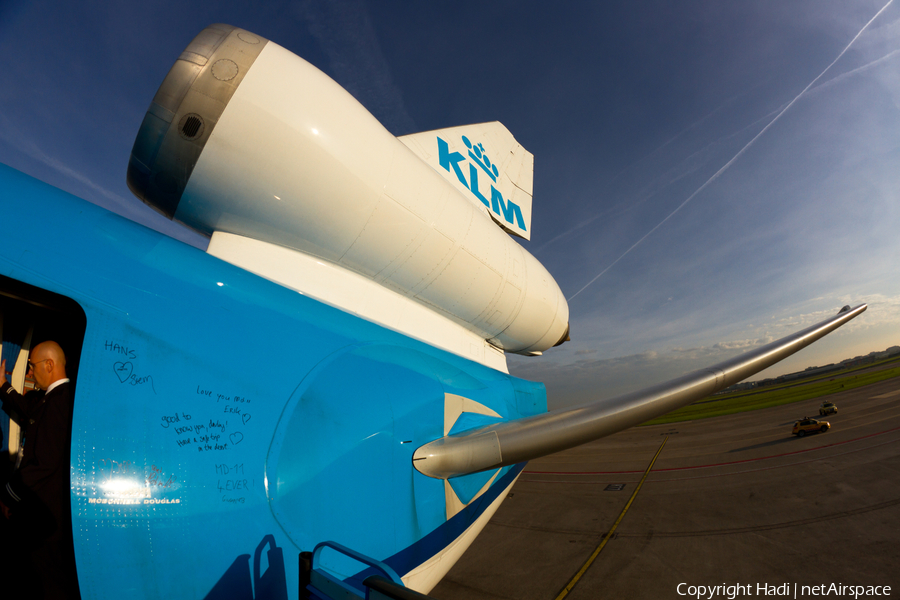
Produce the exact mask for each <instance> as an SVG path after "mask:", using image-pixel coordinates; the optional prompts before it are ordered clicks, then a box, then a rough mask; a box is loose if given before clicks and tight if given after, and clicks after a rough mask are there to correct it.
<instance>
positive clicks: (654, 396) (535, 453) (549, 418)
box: [413, 304, 866, 479]
mask: <svg viewBox="0 0 900 600" xmlns="http://www.w3.org/2000/svg"><path fill="white" fill-rule="evenodd" d="M865 310H866V305H865V304H861V305H859V306H857V307H856V308H853V309H851V308H850V307H849V306H847V307H844V308H843V309H842V310H841V311H840V312H839V313H838V314H837V315H836V316H834V317H831V318H830V319H827V320H825V321H822V322H821V323H819V324H817V325H813V326H812V327H809V328H807V329H804V330H802V331H799V332H797V333H794V334H793V335H789V336H787V337H785V338H782V339H780V340H778V341H776V342H772V343H771V344H767V345H765V346H762V347H761V348H757V349H756V350H751V351H750V352H746V353H744V354H742V355H740V356H737V357H735V358H732V359H729V360H726V361H724V362H721V363H718V364H716V365H713V366H711V367H708V368H706V369H700V370H699V371H694V372H693V373H689V374H687V375H683V376H681V377H678V378H676V379H673V380H671V381H667V382H665V383H661V384H658V385H654V386H652V387H649V388H646V389H644V390H640V391H637V392H632V393H629V394H625V395H622V396H618V397H616V398H613V399H611V400H607V401H603V402H596V403H592V404H585V405H582V406H579V407H576V408H572V409H568V410H560V411H553V412H548V413H544V414H541V415H535V416H533V417H528V418H525V419H519V420H516V421H507V422H504V423H498V424H495V425H488V426H486V427H481V428H478V429H475V430H470V431H468V432H465V433H463V434H460V435H450V436H445V437H443V438H440V439H438V440H435V441H433V442H430V443H428V444H425V445H423V446H421V447H420V448H419V449H417V450H416V452H415V454H414V456H413V464H414V465H415V466H416V468H417V469H418V470H419V471H420V472H421V473H423V474H425V475H428V476H429V477H435V478H439V479H447V478H449V477H456V476H459V475H465V474H467V473H475V472H478V471H484V470H487V469H494V468H497V467H503V466H506V465H512V464H516V463H520V462H523V461H526V460H531V459H533V458H538V457H540V456H545V455H547V454H552V453H553V452H559V451H560V450H565V449H567V448H573V447H575V446H578V445H581V444H584V443H586V442H590V441H591V440H595V439H598V438H601V437H604V436H607V435H610V434H612V433H615V432H617V431H621V430H623V429H627V428H628V427H632V426H634V425H639V424H640V423H644V422H646V421H649V420H650V419H653V418H654V417H658V416H660V415H663V414H666V413H668V412H671V411H673V410H675V409H676V408H680V407H682V406H685V405H687V404H690V403H691V402H694V401H695V400H699V399H701V398H704V397H706V396H709V395H710V394H713V393H715V392H718V391H719V390H723V389H725V388H727V387H728V386H731V385H734V384H735V383H738V382H739V381H742V380H744V379H746V378H747V377H750V376H751V375H753V374H755V373H758V372H760V371H762V370H763V369H766V368H768V367H770V366H772V365H774V364H775V363H777V362H778V361H780V360H783V359H785V358H787V357H788V356H790V355H791V354H794V353H795V352H797V351H799V350H801V349H803V348H805V347H806V346H808V345H809V344H811V343H813V342H814V341H816V340H818V339H819V338H821V337H823V336H825V335H827V334H828V333H831V332H832V331H834V330H835V329H837V328H838V327H840V326H841V325H843V324H844V323H846V322H847V321H849V320H851V319H853V318H854V317H856V316H858V315H859V314H861V313H862V312H863V311H865Z"/></svg>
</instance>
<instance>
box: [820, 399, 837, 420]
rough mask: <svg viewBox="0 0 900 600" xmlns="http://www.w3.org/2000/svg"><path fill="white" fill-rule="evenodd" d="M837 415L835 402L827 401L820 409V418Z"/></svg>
mask: <svg viewBox="0 0 900 600" xmlns="http://www.w3.org/2000/svg"><path fill="white" fill-rule="evenodd" d="M836 414H837V406H835V405H834V402H828V401H825V402H823V403H822V406H820V407H819V416H820V417H824V416H825V415H836Z"/></svg>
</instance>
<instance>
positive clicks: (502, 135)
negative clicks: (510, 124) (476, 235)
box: [397, 121, 534, 240]
mask: <svg viewBox="0 0 900 600" xmlns="http://www.w3.org/2000/svg"><path fill="white" fill-rule="evenodd" d="M397 139H399V140H400V141H401V142H403V143H404V144H405V145H406V147H407V148H409V149H410V150H412V151H413V153H415V154H416V156H418V157H419V158H421V159H422V160H424V161H425V162H426V163H428V164H429V165H431V166H432V167H433V168H434V169H435V170H436V171H437V172H438V173H440V174H441V175H442V176H443V177H444V178H445V179H446V180H447V181H449V182H450V183H451V184H453V186H454V187H456V189H457V190H459V191H460V192H461V193H462V194H463V195H464V196H465V197H466V198H468V199H469V200H470V201H471V202H473V203H474V204H475V205H476V206H478V207H479V208H480V209H481V210H482V212H484V213H485V214H487V215H490V217H491V218H492V219H493V220H494V222H496V223H497V225H499V226H500V227H501V228H502V229H503V230H504V231H506V232H507V233H511V234H513V235H515V236H518V237H521V238H524V239H526V240H530V239H531V198H532V196H533V195H534V191H533V187H532V182H533V179H534V155H533V154H531V152H529V151H528V150H526V149H525V148H524V147H522V145H521V144H520V143H519V142H517V141H516V139H515V138H514V137H513V135H512V134H511V133H510V132H509V130H508V129H507V128H506V127H504V126H503V124H502V123H499V122H497V121H494V122H492V123H480V124H477V125H463V126H460V127H450V128H448V129H438V130H436V131H424V132H421V133H413V134H410V135H405V136H403V137H399V138H397Z"/></svg>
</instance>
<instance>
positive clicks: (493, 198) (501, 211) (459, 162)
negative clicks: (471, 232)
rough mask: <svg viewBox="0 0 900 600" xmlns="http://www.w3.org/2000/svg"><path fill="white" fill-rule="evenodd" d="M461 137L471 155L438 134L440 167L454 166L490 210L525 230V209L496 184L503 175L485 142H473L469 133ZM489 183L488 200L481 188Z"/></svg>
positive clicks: (457, 175)
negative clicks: (455, 150) (452, 146)
mask: <svg viewBox="0 0 900 600" xmlns="http://www.w3.org/2000/svg"><path fill="white" fill-rule="evenodd" d="M462 141H463V143H464V144H465V145H466V148H468V149H469V151H468V158H467V157H466V156H463V154H462V153H460V152H450V146H449V144H447V142H445V141H444V140H442V139H441V138H440V137H438V138H437V144H438V160H439V161H440V164H441V167H443V168H444V169H445V170H446V171H447V172H448V173H449V172H450V169H453V172H454V173H455V174H456V178H457V179H459V182H460V183H462V184H463V185H464V186H466V188H468V190H469V191H470V192H472V193H473V194H474V195H475V197H476V198H478V199H479V200H480V201H481V203H482V204H484V205H485V206H486V207H488V209H490V210H491V212H493V213H494V214H495V215H497V216H498V217H500V218H502V219H503V220H505V221H506V222H507V223H509V224H510V225H518V226H519V227H520V228H521V229H522V231H526V228H525V219H524V218H522V209H521V208H519V205H518V204H516V203H515V202H513V201H512V200H506V199H504V198H503V194H501V193H500V192H499V191H498V190H497V188H496V187H495V186H494V183H496V182H497V177H499V176H500V171H499V170H498V169H497V165H495V164H493V163H491V160H490V159H489V158H488V156H487V154H485V152H484V146H482V145H481V144H473V143H472V142H471V141H470V140H469V138H467V137H466V136H462ZM467 165H468V167H469V169H468V170H469V174H468V179H467V178H466V175H465V173H464V172H463V171H464V168H465V167H466V166H467ZM479 180H480V181H479ZM488 185H490V192H489V193H490V201H488V197H487V196H486V195H485V193H483V192H482V189H484V188H486V187H487V186H488ZM482 186H484V188H483V187H482Z"/></svg>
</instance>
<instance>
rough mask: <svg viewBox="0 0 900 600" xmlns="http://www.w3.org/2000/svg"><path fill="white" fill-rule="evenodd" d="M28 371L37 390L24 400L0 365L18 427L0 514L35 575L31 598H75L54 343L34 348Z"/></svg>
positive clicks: (0, 396)
mask: <svg viewBox="0 0 900 600" xmlns="http://www.w3.org/2000/svg"><path fill="white" fill-rule="evenodd" d="M28 372H29V374H31V377H32V378H33V379H34V381H35V384H36V387H37V388H38V389H36V390H34V391H31V392H28V393H27V394H25V395H24V396H23V395H21V394H19V393H18V392H17V391H16V390H14V389H13V388H12V386H11V385H10V384H9V382H8V381H7V380H6V361H5V360H4V361H2V363H0V402H2V404H3V410H4V411H5V412H7V413H9V414H10V416H11V417H13V418H16V419H17V421H18V423H19V426H20V427H21V429H22V436H23V442H24V443H23V446H22V453H21V455H20V456H19V457H17V460H16V466H15V467H14V469H13V471H12V472H11V473H10V474H9V477H8V478H7V479H6V480H5V481H2V482H0V510H2V512H3V515H4V517H5V518H6V519H7V520H8V523H9V530H10V531H12V532H13V534H14V535H15V537H16V538H18V541H17V543H18V544H19V545H20V548H19V549H20V550H22V551H23V554H27V555H28V556H29V557H30V559H31V560H30V562H31V567H32V568H33V569H34V570H36V571H37V573H36V576H37V577H38V578H39V579H38V581H36V582H34V585H35V587H34V589H33V592H34V594H33V595H34V597H41V596H40V594H41V588H43V597H44V598H72V597H77V595H78V592H77V580H76V578H75V573H74V556H72V546H71V535H72V525H71V512H70V510H69V452H70V450H69V448H70V445H71V433H72V399H71V395H70V393H69V379H68V378H67V377H66V357H65V354H64V353H63V350H62V348H60V347H59V344H57V343H56V342H50V341H48V342H44V343H42V344H38V345H37V346H35V347H34V348H33V349H32V351H31V354H30V356H29V360H28Z"/></svg>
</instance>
